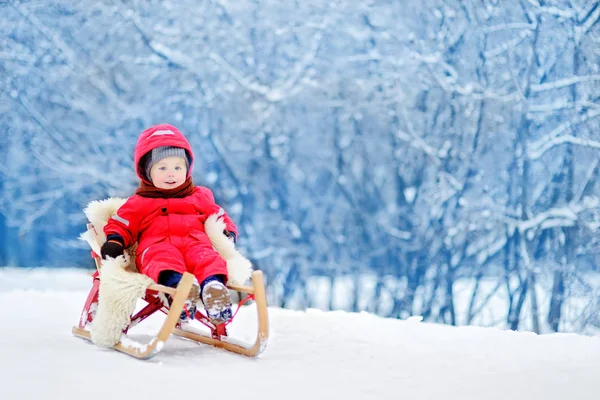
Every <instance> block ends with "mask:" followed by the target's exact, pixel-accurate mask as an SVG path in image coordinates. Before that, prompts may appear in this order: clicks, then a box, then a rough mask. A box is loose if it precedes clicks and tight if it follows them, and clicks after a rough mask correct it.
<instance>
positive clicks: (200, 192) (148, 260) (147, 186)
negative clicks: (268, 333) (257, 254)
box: [101, 124, 237, 323]
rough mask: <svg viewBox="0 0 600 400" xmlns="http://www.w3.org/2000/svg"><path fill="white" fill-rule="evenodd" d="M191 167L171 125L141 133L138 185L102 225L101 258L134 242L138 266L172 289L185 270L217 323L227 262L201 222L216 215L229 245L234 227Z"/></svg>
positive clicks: (226, 310) (226, 305) (227, 311)
mask: <svg viewBox="0 0 600 400" xmlns="http://www.w3.org/2000/svg"><path fill="white" fill-rule="evenodd" d="M193 163H194V154H193V152H192V149H191V147H190V144H189V143H188V141H187V140H186V138H185V137H184V136H183V135H182V134H181V132H179V130H178V129H177V128H175V127H174V126H172V125H168V124H161V125H156V126H153V127H151V128H149V129H146V130H145V131H144V132H142V134H141V135H140V137H139V139H138V142H137V145H136V147H135V151H134V165H135V168H136V172H137V175H138V177H139V178H140V180H141V184H140V187H139V188H138V189H137V191H136V192H135V194H134V195H133V196H131V197H130V198H129V199H128V200H127V202H125V204H123V205H122V206H121V207H120V208H119V210H118V211H117V213H116V215H114V216H113V217H112V218H111V219H110V220H109V221H108V223H107V224H106V226H105V227H104V233H105V234H106V238H107V240H106V242H105V243H104V245H103V246H102V248H101V253H102V254H101V255H102V258H105V257H107V256H109V257H113V258H115V257H118V256H120V255H122V254H123V250H124V249H126V248H128V247H130V246H132V245H133V244H135V243H136V242H137V243H138V247H137V250H136V264H137V267H138V269H139V271H140V272H141V273H143V274H145V275H147V276H149V277H150V278H152V279H153V280H154V281H155V282H158V283H160V284H162V285H165V286H170V287H176V286H177V284H178V283H179V280H180V279H181V276H182V274H183V273H184V272H186V271H187V272H190V273H192V274H193V275H194V276H195V277H196V279H197V280H198V282H199V283H200V284H199V290H200V297H201V298H202V302H203V303H204V307H205V309H206V311H207V313H208V317H209V318H210V319H211V320H213V322H215V323H221V322H225V321H227V320H228V319H229V318H231V300H230V297H229V290H228V289H227V287H226V286H225V283H226V282H227V264H226V261H225V260H224V259H223V258H222V257H221V256H220V255H219V254H218V253H217V251H216V250H215V249H214V248H213V245H212V243H211V241H210V239H209V238H208V236H207V235H206V233H205V231H204V221H206V219H207V218H208V217H209V216H210V215H212V214H217V215H218V216H220V218H222V219H223V221H224V222H225V226H226V230H225V231H224V232H223V233H224V234H225V235H226V236H228V237H229V238H230V239H231V240H233V241H234V242H235V239H236V237H237V228H236V226H235V224H234V223H233V221H232V220H231V219H230V218H229V216H228V215H227V213H226V212H225V211H224V210H223V209H222V208H221V207H219V205H217V204H216V203H215V200H214V196H213V194H212V192H211V190H210V189H208V188H206V187H202V186H194V184H193V183H192V177H191V176H192V167H193ZM194 303H195V301H193V303H192V305H191V310H189V311H190V313H189V314H190V316H192V318H193V315H194V313H195V304H194ZM186 315H187V313H185V312H184V313H182V319H184V320H185V316H186Z"/></svg>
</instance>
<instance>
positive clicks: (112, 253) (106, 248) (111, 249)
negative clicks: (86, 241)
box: [100, 235, 123, 259]
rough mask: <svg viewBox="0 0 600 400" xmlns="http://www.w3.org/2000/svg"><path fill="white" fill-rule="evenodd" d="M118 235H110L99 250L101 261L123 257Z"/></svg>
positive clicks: (121, 244)
mask: <svg viewBox="0 0 600 400" xmlns="http://www.w3.org/2000/svg"><path fill="white" fill-rule="evenodd" d="M115 236H116V237H115ZM119 239H121V237H120V236H119V235H110V236H109V237H108V240H107V241H106V242H105V243H104V244H103V245H102V247H101V248H100V255H101V257H102V258H103V259H106V257H107V256H108V257H112V258H117V257H119V256H121V255H123V242H122V239H121V240H119Z"/></svg>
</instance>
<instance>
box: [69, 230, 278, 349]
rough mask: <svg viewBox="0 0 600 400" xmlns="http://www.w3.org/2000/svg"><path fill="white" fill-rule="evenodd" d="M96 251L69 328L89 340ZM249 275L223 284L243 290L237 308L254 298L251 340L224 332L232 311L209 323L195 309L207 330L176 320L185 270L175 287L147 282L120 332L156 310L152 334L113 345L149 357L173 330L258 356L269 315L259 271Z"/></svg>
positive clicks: (186, 288) (187, 286)
mask: <svg viewBox="0 0 600 400" xmlns="http://www.w3.org/2000/svg"><path fill="white" fill-rule="evenodd" d="M88 230H89V231H91V232H93V233H94V236H95V237H96V239H98V236H97V234H95V230H94V227H93V226H92V225H91V224H88ZM98 253H99V251H97V249H94V250H93V251H92V256H93V257H94V261H95V263H96V272H95V273H94V274H93V275H92V278H93V284H92V289H91V290H90V293H89V294H88V297H87V300H86V302H85V305H84V307H83V310H82V312H81V317H80V318H79V324H78V326H74V327H73V329H72V332H73V334H74V335H75V336H78V337H80V338H83V339H87V340H90V341H91V340H92V339H91V330H90V327H91V323H92V322H93V321H94V316H95V313H96V309H97V306H98V293H99V288H100V274H99V270H100V261H101V260H100V257H99V256H98ZM251 279H252V287H250V286H237V285H227V287H228V288H229V289H230V290H233V291H236V292H239V293H246V297H245V298H243V299H242V300H241V301H240V303H239V305H238V310H239V308H240V307H241V305H242V304H243V303H245V302H246V301H248V300H254V302H255V304H256V309H257V318H258V331H257V335H256V340H255V341H254V343H252V344H246V343H240V342H239V341H236V340H233V339H231V338H230V337H229V336H228V335H227V325H228V324H229V323H231V321H233V319H234V318H235V314H234V315H233V317H232V318H231V319H230V320H229V321H226V322H225V323H222V324H213V323H212V322H211V320H210V319H209V318H208V317H207V316H206V315H204V314H203V313H202V312H200V311H196V314H195V315H194V319H195V320H196V321H198V322H200V323H201V324H203V325H204V326H206V327H208V328H209V331H210V333H205V332H203V331H201V330H197V329H190V327H189V326H188V325H189V324H185V326H182V324H181V323H180V322H179V317H180V315H181V313H182V312H183V311H184V303H185V300H186V299H187V297H188V295H189V293H190V290H191V288H192V284H193V281H194V276H193V275H192V274H190V273H187V272H186V273H184V274H183V277H182V278H181V281H180V282H179V285H178V287H177V288H171V287H167V286H163V285H158V284H153V285H150V286H149V287H148V289H147V290H146V294H145V296H144V298H143V300H144V301H145V302H146V303H147V304H146V306H145V307H143V308H142V309H141V310H140V311H138V312H137V313H135V314H134V315H132V316H131V322H130V324H129V326H128V327H127V328H126V329H125V330H124V333H125V334H126V333H127V331H128V329H129V328H131V327H133V326H135V325H137V324H138V323H140V322H142V321H143V320H145V319H146V318H148V317H149V316H151V315H153V314H154V313H155V312H157V311H160V312H162V313H164V314H166V318H165V320H164V322H163V325H162V327H161V328H160V330H159V331H158V333H157V334H156V336H155V337H154V338H152V339H151V340H150V341H149V342H148V343H147V344H141V343H139V342H136V341H134V340H131V339H121V341H120V342H118V343H117V344H116V345H115V346H114V349H115V350H118V351H120V352H123V353H126V354H129V355H130V356H133V357H136V358H139V359H149V358H151V357H153V356H155V355H156V354H158V353H159V352H160V351H161V350H162V348H163V346H164V343H165V342H166V341H167V339H168V338H169V336H170V335H171V334H174V335H176V336H180V337H183V338H186V339H189V340H193V341H195V342H199V343H205V344H209V345H212V346H216V347H219V348H222V349H225V350H228V351H232V352H234V353H238V354H242V355H245V356H249V357H256V356H258V355H259V354H260V353H262V352H263V351H264V350H265V348H266V345H267V341H268V337H269V319H268V312H267V298H266V294H265V286H264V279H263V274H262V272H261V271H254V272H253V273H252V276H251ZM162 294H168V295H170V296H171V298H172V299H173V301H172V303H171V306H170V307H169V306H168V305H166V304H165V302H164V300H163V297H164V296H163V295H162ZM236 312H237V311H236ZM125 337H126V336H125Z"/></svg>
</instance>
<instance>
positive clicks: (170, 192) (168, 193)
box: [135, 177, 194, 199]
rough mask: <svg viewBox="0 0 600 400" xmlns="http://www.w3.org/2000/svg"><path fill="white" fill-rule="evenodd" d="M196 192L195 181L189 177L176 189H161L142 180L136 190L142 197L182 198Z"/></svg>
mask: <svg viewBox="0 0 600 400" xmlns="http://www.w3.org/2000/svg"><path fill="white" fill-rule="evenodd" d="M192 193H194V182H192V178H191V177H189V178H187V179H186V180H185V182H183V183H182V184H181V185H179V186H177V187H176V188H174V189H159V188H157V187H156V186H154V185H152V184H148V183H146V182H144V181H141V182H140V187H139V188H138V189H137V190H136V191H135V194H137V195H139V196H142V197H150V198H152V199H157V198H163V199H167V198H181V197H186V196H189V195H190V194H192Z"/></svg>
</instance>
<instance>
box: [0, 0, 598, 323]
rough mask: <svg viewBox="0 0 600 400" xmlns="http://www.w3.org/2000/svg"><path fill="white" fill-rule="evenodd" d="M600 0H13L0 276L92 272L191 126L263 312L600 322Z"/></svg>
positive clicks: (7, 22) (0, 44) (6, 15)
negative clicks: (98, 237)
mask: <svg viewBox="0 0 600 400" xmlns="http://www.w3.org/2000/svg"><path fill="white" fill-rule="evenodd" d="M599 21H600V4H599V2H598V1H595V0H589V1H584V0H574V1H567V0H560V1H559V0H556V1H541V0H520V1H519V0H509V1H500V0H493V1H492V0H489V1H459V0H446V1H443V0H427V1H377V0H372V1H322V0H303V1H279V0H212V1H210V0H206V1H196V0H194V1H191V0H184V1H147V0H133V1H118V0H115V1H100V2H96V1H87V0H81V1H73V2H70V1H69V2H67V1H54V2H52V1H17V0H15V1H12V0H11V1H5V0H0V34H1V36H0V126H2V130H1V133H0V134H1V136H0V157H1V169H0V236H1V237H2V239H1V240H0V265H4V266H20V267H37V266H53V267H73V266H76V267H85V268H92V267H93V262H92V260H91V258H90V257H89V249H88V248H87V247H86V245H85V243H83V242H81V241H80V240H78V235H79V234H80V233H81V232H82V231H83V230H84V226H85V223H86V221H85V216H84V215H83V213H82V209H83V208H84V207H85V206H86V205H87V203H88V202H90V201H91V200H97V199H104V198H107V197H109V196H120V197H127V196H129V195H131V194H132V192H133V191H134V190H135V188H136V187H137V184H138V181H137V178H136V176H135V174H134V171H133V166H132V158H133V147H134V145H135V141H136V139H137V136H138V134H139V133H140V132H141V131H142V130H143V129H144V128H147V127H149V126H151V125H152V124H155V123H161V122H166V123H171V124H174V125H176V126H177V127H178V128H179V129H181V130H182V132H183V133H184V134H185V135H186V136H187V137H188V138H189V140H190V142H191V144H192V146H193V147H194V150H195V152H196V156H197V163H196V167H195V171H194V179H195V182H196V183H197V184H203V185H206V186H209V187H211V188H212V189H213V191H214V192H215V196H216V197H217V201H218V202H219V203H221V204H222V205H223V206H224V208H226V209H227V211H228V212H229V214H230V215H231V216H232V217H233V218H234V220H235V221H236V223H237V224H238V226H239V228H240V238H239V242H238V243H239V247H240V248H241V250H242V251H243V252H244V253H245V254H246V255H247V256H248V257H249V258H251V259H252V261H253V262H254V264H255V266H256V267H257V268H260V269H262V270H263V271H265V274H266V277H267V280H268V295H269V302H270V304H271V305H274V306H283V307H289V308H300V309H302V308H307V307H319V308H324V309H346V310H353V311H363V310H365V311H369V312H374V313H377V314H379V315H382V316H385V317H397V318H407V317H409V316H411V315H420V316H422V317H423V318H424V319H425V321H432V322H441V323H447V324H455V325H464V324H480V325H494V326H499V327H502V328H510V329H529V330H533V331H536V332H551V331H574V332H592V331H594V330H595V329H597V328H598V327H600V314H599V311H600V277H599V276H600V273H599V272H600V271H599V268H598V260H599V250H600V247H599V240H600V237H599V235H598V232H599V226H600V202H599V200H600V129H599V128H600V71H599V66H600V22H599Z"/></svg>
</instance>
